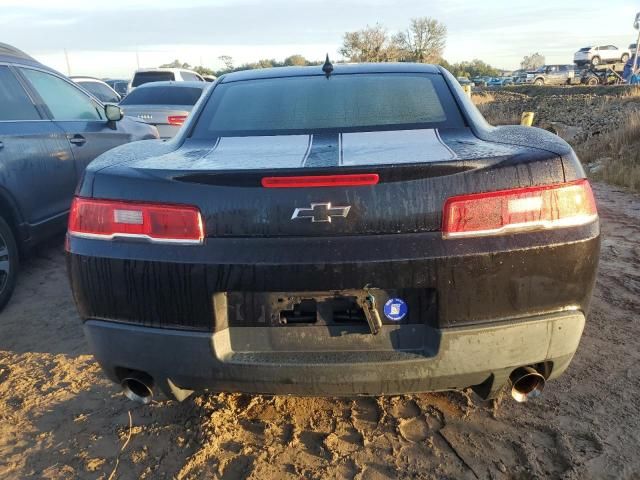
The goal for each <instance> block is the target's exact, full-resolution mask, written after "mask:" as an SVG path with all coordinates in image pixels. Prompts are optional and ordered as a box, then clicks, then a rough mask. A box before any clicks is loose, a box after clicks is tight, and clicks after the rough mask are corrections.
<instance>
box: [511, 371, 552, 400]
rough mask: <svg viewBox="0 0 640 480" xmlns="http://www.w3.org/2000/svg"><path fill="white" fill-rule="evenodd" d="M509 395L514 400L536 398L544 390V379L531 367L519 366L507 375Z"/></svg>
mask: <svg viewBox="0 0 640 480" xmlns="http://www.w3.org/2000/svg"><path fill="white" fill-rule="evenodd" d="M509 381H510V382H511V397H513V399H514V400H515V401H516V402H520V403H523V402H526V401H529V400H533V399H534V398H538V397H539V396H540V395H542V390H544V384H545V379H544V377H543V376H542V375H541V374H540V373H539V372H538V371H537V370H536V369H535V368H533V367H521V368H518V369H516V370H514V371H513V373H512V374H511V376H510V377H509Z"/></svg>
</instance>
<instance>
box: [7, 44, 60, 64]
mask: <svg viewBox="0 0 640 480" xmlns="http://www.w3.org/2000/svg"><path fill="white" fill-rule="evenodd" d="M0 62H7V63H20V64H23V65H31V66H33V67H40V68H45V69H47V70H51V69H50V68H48V67H45V66H44V65H42V64H41V63H40V62H38V61H37V60H36V59H35V58H33V57H31V56H29V55H27V54H26V53H24V52H23V51H22V50H19V49H17V48H16V47H13V46H11V45H8V44H6V43H0Z"/></svg>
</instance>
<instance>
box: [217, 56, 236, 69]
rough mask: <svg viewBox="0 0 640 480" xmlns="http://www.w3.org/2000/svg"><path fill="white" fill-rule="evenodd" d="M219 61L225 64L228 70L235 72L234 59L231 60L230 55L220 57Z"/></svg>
mask: <svg viewBox="0 0 640 480" xmlns="http://www.w3.org/2000/svg"><path fill="white" fill-rule="evenodd" d="M218 60H220V61H221V62H222V63H223V64H224V66H225V68H226V69H227V70H233V58H231V57H230V56H229V55H220V56H219V57H218Z"/></svg>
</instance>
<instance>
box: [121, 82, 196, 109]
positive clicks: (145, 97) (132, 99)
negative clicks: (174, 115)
mask: <svg viewBox="0 0 640 480" xmlns="http://www.w3.org/2000/svg"><path fill="white" fill-rule="evenodd" d="M201 95H202V89H201V88H194V87H179V86H177V85H173V86H170V87H161V86H157V87H155V86H154V87H144V88H136V89H135V90H134V91H132V92H131V93H130V94H129V95H127V96H126V97H125V98H124V100H122V102H120V105H195V104H196V102H197V101H198V99H199V98H200V96H201Z"/></svg>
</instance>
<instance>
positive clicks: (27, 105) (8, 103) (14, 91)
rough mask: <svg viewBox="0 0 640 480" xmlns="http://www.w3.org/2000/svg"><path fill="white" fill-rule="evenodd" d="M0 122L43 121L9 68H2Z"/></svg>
mask: <svg viewBox="0 0 640 480" xmlns="http://www.w3.org/2000/svg"><path fill="white" fill-rule="evenodd" d="M0 106H1V107H0V120H41V118H40V115H39V114H38V110H36V107H35V106H34V105H33V103H32V102H31V99H30V98H29V96H28V95H27V93H26V92H25V91H24V89H23V88H22V85H20V82H18V79H17V78H16V77H15V76H14V75H13V73H12V72H11V70H9V68H8V67H2V66H0Z"/></svg>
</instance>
